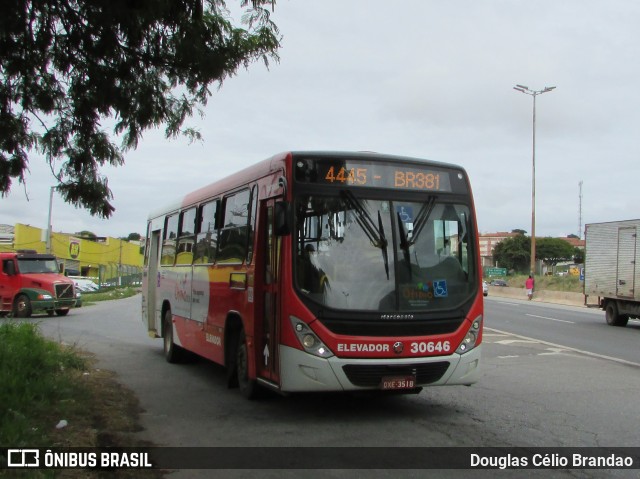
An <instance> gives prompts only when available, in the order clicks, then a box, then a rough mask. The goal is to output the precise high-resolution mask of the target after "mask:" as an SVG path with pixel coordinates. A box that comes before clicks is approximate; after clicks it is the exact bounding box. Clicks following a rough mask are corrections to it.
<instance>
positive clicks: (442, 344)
mask: <svg viewBox="0 0 640 479" xmlns="http://www.w3.org/2000/svg"><path fill="white" fill-rule="evenodd" d="M436 351H437V352H439V353H448V352H449V351H451V343H450V342H449V341H438V342H434V341H430V342H428V343H425V342H422V343H411V354H418V353H435V352H436Z"/></svg>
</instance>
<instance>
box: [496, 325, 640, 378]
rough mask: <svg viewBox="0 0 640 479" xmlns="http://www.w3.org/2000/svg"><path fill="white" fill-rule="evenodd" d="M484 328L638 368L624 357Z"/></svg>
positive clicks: (639, 365) (637, 364)
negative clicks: (615, 356)
mask: <svg viewBox="0 0 640 479" xmlns="http://www.w3.org/2000/svg"><path fill="white" fill-rule="evenodd" d="M484 329H485V330H489V331H492V332H494V333H500V334H509V335H511V336H514V337H516V338H520V339H523V340H525V341H533V342H536V343H540V344H546V345H547V346H552V347H554V348H561V349H565V350H567V351H574V352H576V353H580V354H584V355H585V356H591V357H593V358H599V359H607V360H609V361H613V362H616V363H620V364H626V365H627V366H635V367H638V368H640V363H634V362H633V361H627V360H626V359H620V358H614V357H613V356H605V355H604V354H597V353H592V352H591V351H584V350H582V349H577V348H570V347H568V346H563V345H562V344H556V343H550V342H548V341H542V340H540V339H534V338H528V337H527V336H521V335H519V334H513V333H509V332H508V331H501V330H500V329H494V328H487V327H486V326H485V327H484Z"/></svg>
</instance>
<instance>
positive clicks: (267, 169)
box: [148, 150, 464, 219]
mask: <svg viewBox="0 0 640 479" xmlns="http://www.w3.org/2000/svg"><path fill="white" fill-rule="evenodd" d="M296 157H305V158H314V157H317V158H350V159H352V160H356V159H359V160H367V161H394V162H395V161H397V162H407V163H415V164H420V165H431V166H439V167H444V168H453V169H457V170H460V171H463V172H464V168H462V167H461V166H459V165H454V164H450V163H442V162H437V161H432V160H427V159H422V158H415V157H409V156H399V155H390V154H384V153H377V152H370V151H357V152H355V151H322V150H317V151H303V150H294V151H286V152H282V153H278V154H276V155H273V156H272V157H270V158H267V159H265V160H262V161H260V162H258V163H255V164H253V165H251V166H249V167H247V168H244V169H242V170H240V171H237V172H235V173H232V174H230V175H228V176H226V177H224V178H221V179H219V180H218V181H215V182H213V183H210V184H208V185H206V186H203V187H201V188H198V189H196V190H194V191H192V192H190V193H188V194H186V195H185V196H182V197H180V198H177V199H175V200H174V201H173V202H171V203H169V204H165V205H164V206H163V207H161V208H158V209H156V210H154V211H152V212H151V213H150V214H149V217H148V218H149V219H153V218H157V217H160V216H164V215H166V214H167V213H171V212H173V211H178V210H180V209H181V208H183V207H185V206H189V205H191V204H196V203H198V202H200V201H202V200H205V199H207V198H210V197H211V196H212V195H213V196H215V195H221V194H224V193H226V192H230V191H233V190H234V189H236V188H240V187H241V186H243V185H246V184H247V183H250V182H252V181H254V180H256V179H258V178H263V177H265V176H268V175H270V174H273V173H276V172H277V171H279V170H282V169H284V165H285V163H286V161H287V160H291V161H292V160H293V159H294V158H296Z"/></svg>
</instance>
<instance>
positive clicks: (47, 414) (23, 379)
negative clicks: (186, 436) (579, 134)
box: [0, 321, 163, 478]
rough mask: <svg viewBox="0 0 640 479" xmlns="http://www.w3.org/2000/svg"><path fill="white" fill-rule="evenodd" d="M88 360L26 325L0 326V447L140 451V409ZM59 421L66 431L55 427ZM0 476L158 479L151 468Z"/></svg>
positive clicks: (9, 323)
mask: <svg viewBox="0 0 640 479" xmlns="http://www.w3.org/2000/svg"><path fill="white" fill-rule="evenodd" d="M94 364H95V358H94V357H93V356H92V355H90V354H88V353H84V352H83V351H79V350H77V349H75V348H73V347H69V346H65V345H61V344H58V343H56V342H53V341H49V340H47V339H45V338H44V337H42V335H41V334H40V332H39V331H38V327H37V325H36V324H33V323H18V322H14V321H7V322H5V323H3V324H0V384H1V385H2V387H0V405H1V406H0V446H3V447H11V448H20V447H145V446H151V445H152V444H148V443H142V442H141V441H139V440H138V439H137V438H136V437H135V436H134V435H133V434H132V433H135V432H138V431H140V430H141V427H140V425H139V422H138V418H139V413H140V406H139V403H138V399H137V398H136V396H135V395H134V394H133V392H131V391H130V390H129V389H127V388H125V387H124V386H122V385H121V384H119V383H118V382H117V381H116V377H115V374H114V373H112V372H110V371H105V370H101V369H97V368H95V367H94ZM62 420H64V421H65V422H66V426H65V427H62V428H57V427H56V426H57V425H59V423H60V421H62ZM22 472H25V471H20V470H13V471H8V470H5V471H3V474H5V473H6V474H7V476H6V477H35V478H49V477H65V478H103V477H105V478H106V477H115V478H128V477H149V478H160V477H163V474H162V472H163V471H158V470H148V471H140V470H134V469H131V470H127V469H121V470H111V471H99V470H57V471H56V470H44V469H42V470H41V469H38V470H31V471H28V472H29V474H28V475H27V476H25V475H22V474H21V473H22Z"/></svg>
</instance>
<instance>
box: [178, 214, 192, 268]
mask: <svg viewBox="0 0 640 479" xmlns="http://www.w3.org/2000/svg"><path fill="white" fill-rule="evenodd" d="M195 227H196V208H195V207H194V208H189V209H188V210H185V211H183V212H182V213H180V229H179V233H178V255H177V257H176V264H183V265H186V264H188V265H190V264H191V263H192V262H193V244H194V242H195Z"/></svg>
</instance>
